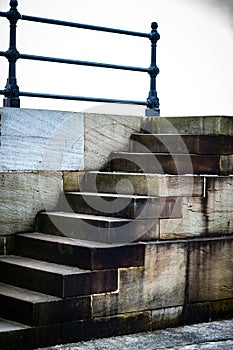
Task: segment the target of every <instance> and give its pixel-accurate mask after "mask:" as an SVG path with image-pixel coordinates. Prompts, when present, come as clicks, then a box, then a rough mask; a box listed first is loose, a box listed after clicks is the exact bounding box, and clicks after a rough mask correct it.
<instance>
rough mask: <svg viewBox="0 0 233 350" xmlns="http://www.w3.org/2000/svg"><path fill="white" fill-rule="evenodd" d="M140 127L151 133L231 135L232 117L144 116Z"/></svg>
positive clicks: (232, 133) (232, 131) (232, 128)
mask: <svg viewBox="0 0 233 350" xmlns="http://www.w3.org/2000/svg"><path fill="white" fill-rule="evenodd" d="M142 129H144V130H146V131H149V132H150V133H152V134H189V135H200V134H202V135H211V134H212V135H217V134H222V135H233V117H227V116H204V117H200V116H198V117H186V116H184V117H166V118H161V117H153V118H144V119H143V121H142Z"/></svg>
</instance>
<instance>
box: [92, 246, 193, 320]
mask: <svg viewBox="0 0 233 350" xmlns="http://www.w3.org/2000/svg"><path fill="white" fill-rule="evenodd" d="M186 259H187V256H186V251H185V247H184V245H183V244H182V243H181V244H177V243H174V244H173V243H170V244H169V245H167V244H152V245H150V244H148V245H147V246H146V252H145V268H144V269H143V268H141V267H139V268H130V269H120V271H119V283H120V285H119V292H118V293H114V294H106V295H99V296H98V295H96V296H94V299H93V315H94V317H96V316H107V315H114V314H121V313H126V312H131V311H140V310H148V309H157V308H162V307H170V306H175V305H182V304H184V294H185V293H184V290H185V273H186ZM164 281H166V282H164Z"/></svg>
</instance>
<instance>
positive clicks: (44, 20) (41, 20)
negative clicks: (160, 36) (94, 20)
mask: <svg viewBox="0 0 233 350" xmlns="http://www.w3.org/2000/svg"><path fill="white" fill-rule="evenodd" d="M21 19H22V20H24V21H31V22H39V23H47V24H55V25H59V26H66V27H73V28H81V29H89V30H96V31H101V32H107V33H115V34H124V35H131V36H138V37H144V38H150V36H151V34H150V33H141V32H134V31H131V30H122V29H115V28H108V27H100V26H94V25H90V24H83V23H75V22H67V21H61V20H56V19H50V18H42V17H34V16H26V15H22V16H21Z"/></svg>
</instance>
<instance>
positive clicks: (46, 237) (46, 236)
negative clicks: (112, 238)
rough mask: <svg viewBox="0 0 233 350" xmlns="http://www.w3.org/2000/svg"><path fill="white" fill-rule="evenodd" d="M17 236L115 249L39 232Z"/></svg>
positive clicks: (102, 244)
mask: <svg viewBox="0 0 233 350" xmlns="http://www.w3.org/2000/svg"><path fill="white" fill-rule="evenodd" d="M17 236H22V237H27V238H30V239H38V240H41V241H46V242H52V243H62V244H68V245H73V246H81V247H84V248H88V249H89V248H94V249H96V248H112V247H115V245H114V244H111V243H101V242H94V241H85V240H81V239H76V238H69V237H63V236H54V235H49V234H44V233H40V232H31V233H20V234H17ZM131 245H136V243H132V244H131Z"/></svg>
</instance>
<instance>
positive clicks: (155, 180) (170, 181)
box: [64, 171, 204, 197]
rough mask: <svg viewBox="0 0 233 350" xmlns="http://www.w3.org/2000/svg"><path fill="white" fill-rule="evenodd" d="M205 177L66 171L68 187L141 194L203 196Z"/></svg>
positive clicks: (65, 178)
mask: <svg viewBox="0 0 233 350" xmlns="http://www.w3.org/2000/svg"><path fill="white" fill-rule="evenodd" d="M203 187H204V177H202V176H192V175H190V176H182V175H179V176H177V175H166V176H164V175H155V174H132V173H131V174H128V173H111V172H98V171H93V172H92V171H91V172H86V173H79V172H65V173H64V189H65V191H83V192H94V193H95V192H100V193H101V192H102V193H108V192H109V193H123V194H135V195H142V196H147V195H148V196H159V197H169V196H174V197H184V196H198V197H199V196H203Z"/></svg>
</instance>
